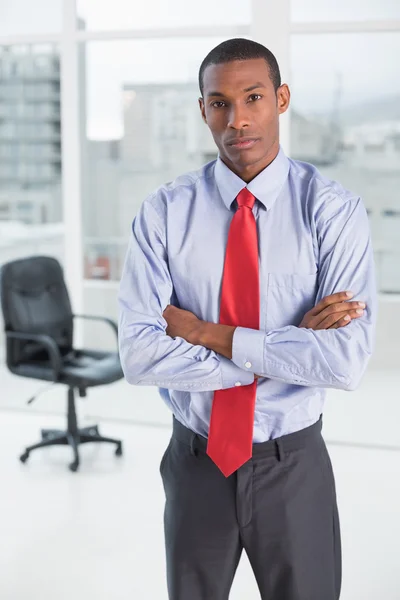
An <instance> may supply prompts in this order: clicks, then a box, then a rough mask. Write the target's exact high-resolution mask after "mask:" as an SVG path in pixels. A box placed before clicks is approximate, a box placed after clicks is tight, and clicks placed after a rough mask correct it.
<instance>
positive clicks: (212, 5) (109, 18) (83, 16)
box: [77, 0, 251, 30]
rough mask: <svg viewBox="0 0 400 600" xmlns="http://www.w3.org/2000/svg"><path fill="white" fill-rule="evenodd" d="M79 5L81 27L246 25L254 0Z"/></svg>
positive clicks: (122, 0) (84, 0)
mask: <svg viewBox="0 0 400 600" xmlns="http://www.w3.org/2000/svg"><path fill="white" fill-rule="evenodd" d="M77 8H78V16H79V19H80V23H79V25H80V27H81V28H82V29H92V30H107V29H154V28H168V27H193V26H201V25H209V26H216V25H224V26H227V25H246V24H249V23H250V16H251V0H221V1H220V2H214V1H213V0H203V2H188V1H187V0H169V1H168V2H166V1H165V0H153V2H135V3H134V4H133V3H132V2H130V1H129V0H114V1H113V2H99V1H98V0H78V2H77Z"/></svg>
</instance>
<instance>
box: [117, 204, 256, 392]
mask: <svg viewBox="0 0 400 600" xmlns="http://www.w3.org/2000/svg"><path fill="white" fill-rule="evenodd" d="M172 297H173V285H172V281H171V276H170V273H169V269H168V257H167V252H166V243H165V227H164V226H163V222H162V219H161V217H160V215H159V214H158V212H157V210H156V209H155V208H154V206H153V205H152V204H151V203H150V201H149V200H147V201H145V202H144V203H143V204H142V206H141V208H140V210H139V213H138V215H137V216H136V218H135V219H134V221H133V224H132V235H131V238H130V241H129V246H128V250H127V254H126V258H125V264H124V268H123V273H122V278H121V282H120V286H119V294H118V305H119V319H118V320H119V351H120V358H121V365H122V369H123V372H124V375H125V378H126V380H127V381H128V382H129V383H131V384H135V385H156V386H158V387H161V388H167V389H173V390H181V391H186V390H187V391H212V390H219V389H226V388H231V387H234V386H235V385H239V384H240V385H248V384H250V383H252V382H253V381H254V374H253V373H250V372H248V371H246V370H244V369H241V368H239V367H238V366H237V365H235V364H234V363H233V362H232V361H231V360H229V359H227V358H225V357H223V356H221V355H219V354H217V353H215V352H214V351H212V350H209V349H206V348H204V347H203V346H194V345H192V344H189V343H188V342H186V341H185V340H184V339H182V338H179V337H177V338H171V337H169V336H168V335H167V334H166V328H167V322H166V321H165V319H164V318H163V312H164V310H165V308H166V307H167V305H168V304H170V303H172V301H171V298H172Z"/></svg>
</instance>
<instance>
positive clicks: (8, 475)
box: [0, 370, 400, 600]
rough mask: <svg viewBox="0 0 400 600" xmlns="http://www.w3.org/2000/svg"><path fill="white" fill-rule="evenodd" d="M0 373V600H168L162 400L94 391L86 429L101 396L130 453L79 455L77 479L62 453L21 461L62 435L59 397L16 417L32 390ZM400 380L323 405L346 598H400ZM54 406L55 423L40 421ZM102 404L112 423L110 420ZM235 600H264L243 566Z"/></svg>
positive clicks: (107, 427) (53, 394)
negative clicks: (48, 431) (27, 449)
mask: <svg viewBox="0 0 400 600" xmlns="http://www.w3.org/2000/svg"><path fill="white" fill-rule="evenodd" d="M0 375H1V385H0V392H1V400H0V406H3V410H0V473H1V483H2V485H1V487H0V574H1V575H0V599H1V600H92V599H93V600H94V599H96V600H139V599H140V600H147V599H148V600H166V599H167V595H166V589H165V577H164V569H165V563H164V548H163V529H162V514H163V489H162V485H161V480H160V476H159V474H158V466H159V461H160V457H161V455H162V452H163V450H164V448H165V446H166V444H167V441H168V438H169V434H170V431H169V427H168V425H163V423H166V424H168V423H169V415H168V413H167V412H165V411H164V410H163V409H162V408H161V404H159V403H160V402H161V401H160V400H159V399H156V396H155V395H153V393H152V392H151V393H150V392H149V390H148V389H147V390H146V389H139V388H135V389H134V390H133V389H132V388H130V387H129V386H125V385H124V383H123V382H120V383H119V384H116V385H115V386H110V387H112V390H111V391H110V390H107V389H106V388H104V389H103V390H100V389H99V390H93V391H91V398H92V399H91V400H88V401H87V402H88V404H86V409H85V410H84V411H81V412H84V413H85V414H83V415H82V416H83V422H82V423H81V424H82V425H83V424H88V423H89V422H91V415H93V414H94V411H95V410H96V407H95V405H94V404H93V405H92V404H90V402H95V400H96V398H97V401H98V405H97V414H100V415H101V416H103V422H102V423H101V430H102V432H103V433H104V434H107V435H110V436H114V437H121V438H122V439H123V441H124V450H125V453H124V456H123V457H122V458H116V457H115V456H114V454H113V449H112V447H110V446H108V445H99V446H94V445H93V446H84V447H82V448H81V459H82V464H81V469H80V472H79V473H70V472H69V471H68V469H67V465H68V463H69V461H70V460H71V453H70V451H69V449H68V448H64V447H61V448H51V449H46V450H38V451H36V452H34V453H32V454H31V456H30V459H29V461H28V463H27V464H25V465H22V464H21V463H20V462H19V461H18V456H19V454H20V453H21V451H22V450H23V448H24V446H25V445H27V444H30V443H34V442H35V441H36V440H37V439H38V437H39V429H40V428H41V427H55V428H56V427H59V428H63V427H64V419H63V417H62V416H60V415H61V410H62V409H63V408H64V400H63V398H64V395H63V394H62V391H61V389H56V388H55V390H54V391H50V392H48V393H47V394H44V395H43V397H42V398H41V399H38V400H37V402H36V403H34V404H33V405H32V410H31V411H30V412H26V411H21V410H20V411H13V410H11V406H12V405H11V396H12V397H14V401H15V403H16V405H17V407H19V408H21V407H22V404H21V402H22V401H21V402H20V400H21V399H22V398H23V399H25V398H27V397H29V395H30V394H32V393H33V391H35V390H36V389H37V387H38V386H37V383H34V384H32V382H29V381H28V380H26V381H24V380H19V379H18V380H17V379H16V378H15V379H14V378H12V377H8V375H6V372H5V371H4V370H3V371H1V372H0ZM3 377H4V378H3ZM399 383H400V377H399V376H398V375H397V374H394V373H392V374H390V373H387V374H383V373H382V374H380V375H376V376H373V377H372V376H371V377H370V378H369V379H368V380H367V381H366V383H365V384H364V387H363V389H362V391H361V392H360V393H359V395H357V394H356V393H355V394H346V393H343V394H341V393H338V394H336V395H335V396H334V400H333V399H332V400H330V402H329V403H328V405H327V410H326V417H325V428H324V429H325V432H326V433H325V438H326V439H327V440H328V442H329V440H331V441H332V443H329V444H328V447H329V450H330V454H331V458H332V462H333V466H334V470H335V474H336V482H337V490H338V498H339V508H340V515H341V522H342V536H343V554H344V576H343V593H342V596H341V600H376V599H379V600H381V599H382V600H399V599H400V569H399V566H400V444H398V441H399V434H398V429H399V422H400V419H399V416H400V408H399V394H398V389H399V385H398V384H399ZM39 387H40V384H39ZM4 391H6V393H7V397H8V398H9V400H10V402H7V401H5V395H4V394H3V392H4ZM61 394H62V395H61ZM52 398H53V403H54V406H55V407H56V409H57V412H60V415H58V414H54V415H49V414H47V415H46V414H39V412H38V411H40V410H41V411H44V410H46V409H47V408H48V409H49V410H50V408H51V399H52ZM106 398H107V400H108V404H109V405H110V406H111V405H112V406H113V407H114V408H113V411H114V412H113V414H109V415H107V414H106V409H105V408H104V407H105V405H106ZM3 400H4V402H3ZM17 400H18V401H17ZM80 406H82V403H80ZM117 407H119V409H118V408H117ZM128 407H130V408H129V410H131V411H133V412H132V413H130V412H129V410H128ZM103 408H104V410H103ZM124 408H125V409H126V411H125V413H124ZM110 410H111V409H110ZM135 411H136V412H135ZM154 411H156V414H157V419H156V421H157V423H159V425H158V426H149V425H146V424H142V425H134V424H127V423H125V424H124V423H123V419H122V420H121V423H118V422H117V421H116V419H117V417H118V415H120V416H121V415H122V416H124V417H125V418H126V421H127V420H128V418H129V417H132V419H133V418H136V420H141V421H142V422H146V421H147V422H150V421H151V418H153V417H154ZM111 412H112V411H111ZM85 415H86V416H85ZM89 417H90V418H89ZM106 417H108V418H106ZM113 419H114V420H113ZM368 443H373V444H376V445H377V446H379V445H382V448H385V447H387V449H378V448H368V447H367V446H366V445H363V444H368ZM357 444H359V445H360V446H357ZM396 446H397V449H396ZM389 447H391V448H392V449H388V448H389ZM231 598H232V600H256V599H257V598H259V595H258V592H257V588H256V585H255V582H254V579H253V575H252V573H251V570H250V567H249V565H248V563H247V560H246V558H245V557H244V558H243V559H242V562H241V564H240V566H239V570H238V573H237V576H236V579H235V582H234V586H233V590H232V594H231ZM188 600H190V599H188ZM271 600H275V599H271ZM276 600H277V599H276ZM321 600H323V599H321Z"/></svg>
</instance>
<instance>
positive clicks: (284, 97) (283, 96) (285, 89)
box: [276, 83, 290, 115]
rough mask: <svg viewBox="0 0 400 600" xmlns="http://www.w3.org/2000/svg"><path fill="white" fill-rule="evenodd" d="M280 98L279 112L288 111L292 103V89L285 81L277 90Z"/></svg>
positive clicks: (278, 98)
mask: <svg viewBox="0 0 400 600" xmlns="http://www.w3.org/2000/svg"><path fill="white" fill-rule="evenodd" d="M276 96H277V100H278V113H279V114H280V115H282V114H283V113H285V112H286V111H287V109H288V108H289V105H290V89H289V86H288V85H287V84H286V83H284V84H283V85H281V86H280V87H279V88H278V90H277V92H276Z"/></svg>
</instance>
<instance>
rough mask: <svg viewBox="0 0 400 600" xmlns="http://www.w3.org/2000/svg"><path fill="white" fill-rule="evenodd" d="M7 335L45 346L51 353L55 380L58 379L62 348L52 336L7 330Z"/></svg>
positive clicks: (10, 337) (9, 337)
mask: <svg viewBox="0 0 400 600" xmlns="http://www.w3.org/2000/svg"><path fill="white" fill-rule="evenodd" d="M6 337H7V338H8V339H14V340H22V341H25V342H27V341H32V342H36V343H37V344H40V345H41V346H43V347H44V348H45V349H46V350H47V352H48V353H49V357H50V364H51V367H52V369H53V372H54V374H53V376H54V381H57V380H58V378H59V375H60V371H61V367H62V357H61V353H60V350H59V348H58V346H57V344H56V342H55V341H54V340H53V338H52V337H50V336H49V335H43V334H39V333H21V332H19V331H6Z"/></svg>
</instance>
